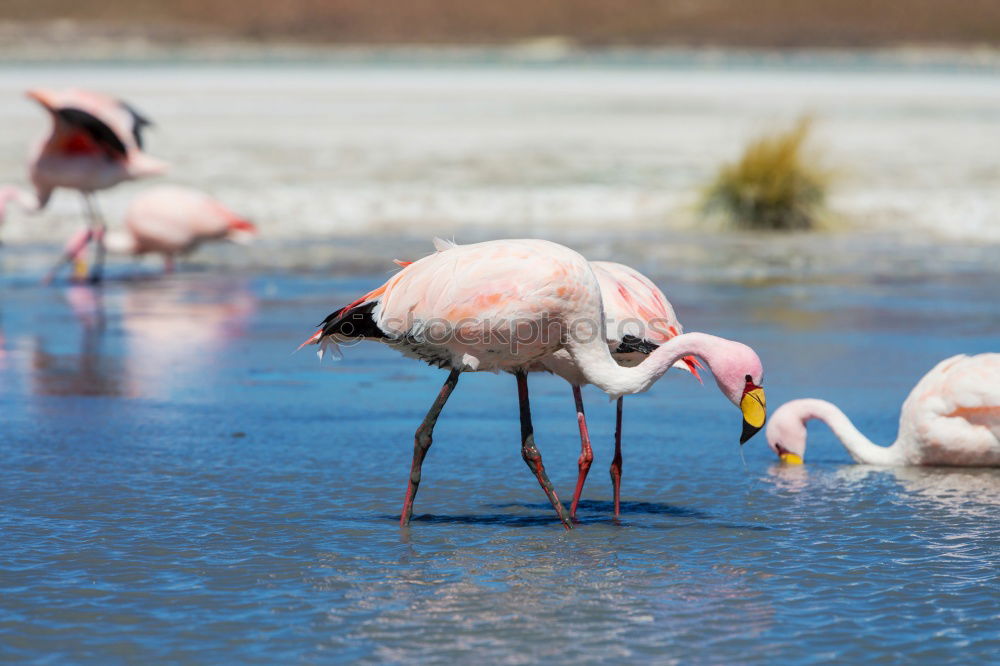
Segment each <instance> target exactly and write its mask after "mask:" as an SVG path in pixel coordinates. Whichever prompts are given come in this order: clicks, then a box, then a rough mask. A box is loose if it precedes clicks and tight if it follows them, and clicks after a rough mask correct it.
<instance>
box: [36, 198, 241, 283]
mask: <svg viewBox="0 0 1000 666" xmlns="http://www.w3.org/2000/svg"><path fill="white" fill-rule="evenodd" d="M256 233H257V227H255V226H254V225H253V224H252V223H251V222H248V221H247V220H245V219H244V218H242V217H240V216H239V215H237V214H236V213H234V212H233V211H231V210H230V209H229V208H227V207H226V206H225V205H223V204H222V203H220V202H219V201H216V200H215V199H213V198H212V197H210V196H209V195H207V194H205V193H204V192H200V191H198V190H195V189H193V188H190V187H180V186H178V185H159V186H156V187H151V188H148V189H147V190H145V191H143V192H141V193H139V194H138V195H136V196H135V198H134V199H132V201H131V202H130V203H129V207H128V210H126V212H125V231H117V232H116V231H112V232H109V233H108V234H107V238H106V240H105V242H106V245H107V249H108V251H109V252H112V253H116V254H130V255H133V256H139V255H143V254H161V255H163V261H164V272H166V273H170V272H172V271H173V269H174V259H175V258H176V257H177V256H178V255H183V254H187V253H188V252H191V251H192V250H194V249H195V248H196V247H198V245H200V244H201V243H203V242H205V241H211V240H226V241H232V242H236V243H245V242H247V241H249V240H250V239H251V238H253V237H254V236H255V235H256ZM89 239H90V233H89V231H88V230H81V231H80V232H78V233H77V234H76V235H74V236H73V238H71V239H70V241H69V242H68V243H67V244H66V252H65V254H64V258H63V261H64V262H66V263H68V262H76V263H77V265H78V266H79V263H78V262H79V261H80V255H81V254H82V253H83V251H84V249H86V247H87V242H88V241H89ZM61 265H62V262H61V263H60V264H59V265H57V266H56V267H55V268H54V269H53V270H52V272H50V273H49V276H48V278H47V279H52V277H54V276H55V273H56V272H57V271H58V269H59V268H60V267H61ZM76 272H80V271H79V270H78V271H76Z"/></svg>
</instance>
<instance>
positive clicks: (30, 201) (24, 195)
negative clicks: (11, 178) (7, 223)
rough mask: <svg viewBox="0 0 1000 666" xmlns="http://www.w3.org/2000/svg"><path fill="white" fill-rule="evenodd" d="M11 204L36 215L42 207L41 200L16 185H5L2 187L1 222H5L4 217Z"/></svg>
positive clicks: (0, 189) (0, 193) (0, 195)
mask: <svg viewBox="0 0 1000 666" xmlns="http://www.w3.org/2000/svg"><path fill="white" fill-rule="evenodd" d="M10 202H14V203H16V204H17V205H18V206H20V207H21V208H23V209H24V210H25V211H26V212H29V213H34V212H36V211H38V210H40V209H41V207H42V203H41V201H40V200H39V198H38V197H37V196H36V195H34V194H32V193H31V192H28V191H27V190H23V189H21V188H20V187H17V186H16V185H5V186H3V187H0V222H3V219H4V215H5V214H6V212H7V205H8V204H9V203H10Z"/></svg>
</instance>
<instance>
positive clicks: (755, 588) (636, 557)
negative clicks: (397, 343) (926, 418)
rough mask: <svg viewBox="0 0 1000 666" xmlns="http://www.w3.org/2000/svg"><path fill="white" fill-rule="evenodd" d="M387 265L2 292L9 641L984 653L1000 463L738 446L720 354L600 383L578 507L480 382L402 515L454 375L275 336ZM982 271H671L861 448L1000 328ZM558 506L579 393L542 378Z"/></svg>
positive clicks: (572, 653) (219, 650)
mask: <svg viewBox="0 0 1000 666" xmlns="http://www.w3.org/2000/svg"><path fill="white" fill-rule="evenodd" d="M381 277H384V276H372V277H353V278H336V279H333V278H328V277H319V276H315V275H294V274H277V275H231V276H222V277H220V276H211V277H210V276H208V275H205V274H198V273H195V274H188V275H181V276H176V277H172V278H167V279H162V280H159V279H126V280H118V281H115V282H112V283H110V284H108V285H107V286H106V287H105V288H103V290H99V291H98V290H92V289H90V288H87V287H54V288H48V289H46V288H42V287H38V286H35V285H34V284H33V283H31V282H29V281H27V280H26V279H24V280H18V279H8V280H7V281H6V282H4V283H2V284H0V298H2V300H0V307H2V310H0V340H2V344H0V414H2V422H0V428H2V429H0V460H2V461H3V462H2V468H3V474H2V476H0V506H2V507H3V508H2V511H0V533H2V535H3V536H2V542H0V657H3V658H5V659H10V660H14V661H35V662H60V661H73V662H90V663H102V664H104V663H114V662H116V661H128V662H135V661H150V660H152V661H153V662H154V663H162V662H177V661H184V662H188V661H190V662H199V663H250V662H263V663H291V662H301V661H305V662H315V661H327V660H333V659H335V658H336V659H339V660H348V659H349V660H357V661H369V662H375V661H378V662H411V661H426V662H432V663H439V662H454V661H455V660H463V661H470V660H472V659H475V660H477V661H481V662H487V663H488V662H502V663H526V662H536V661H539V660H541V659H546V660H548V661H550V662H554V663H563V662H570V661H575V662H579V661H583V662H590V661H593V662H596V661H605V660H608V659H614V660H618V661H629V662H648V661H655V662H656V663H671V662H674V661H679V662H696V663H732V662H733V661H741V662H771V661H782V662H796V663H812V662H826V661H829V660H831V659H834V658H836V659H838V660H841V661H862V660H863V661H875V660H881V661H900V660H903V659H904V656H905V659H906V660H907V661H909V660H917V659H919V660H921V661H925V662H928V663H973V662H986V661H990V660H992V659H995V657H996V654H997V653H998V650H1000V641H998V638H1000V603H998V598H1000V594H998V593H1000V589H998V588H1000V573H998V572H1000V569H998V565H1000V517H998V515H1000V514H998V506H1000V471H998V470H972V471H961V470H937V469H931V470H914V469H901V470H882V469H875V468H868V467H862V466H856V465H852V464H850V459H849V457H848V455H847V454H846V452H845V451H844V450H843V448H842V447H840V445H839V444H838V443H836V442H835V441H834V440H833V438H832V436H831V435H830V434H829V433H828V432H827V431H825V430H822V429H820V428H813V429H812V431H811V438H810V444H809V455H808V458H809V459H808V463H807V465H806V466H804V467H783V466H781V465H778V464H776V462H775V461H774V460H773V458H772V455H771V454H770V452H769V450H768V449H767V447H766V445H765V443H764V441H763V437H762V436H758V437H757V438H755V439H753V440H751V442H749V443H748V444H747V445H746V446H745V447H744V449H743V454H744V457H745V465H744V462H743V460H741V455H740V451H739V447H738V445H737V439H738V435H739V432H740V418H739V414H738V412H737V411H736V410H735V409H733V408H732V406H731V405H729V404H728V403H727V402H726V401H725V400H724V399H723V398H722V397H721V395H719V394H718V392H717V391H716V390H715V388H714V386H713V384H714V383H713V382H712V381H711V380H710V379H709V380H708V381H707V382H706V385H705V386H699V385H698V384H697V383H696V382H694V381H693V380H692V379H691V378H690V377H687V376H682V375H678V376H676V377H667V378H666V379H665V380H664V381H662V382H660V383H659V384H658V385H657V386H656V387H654V389H653V390H651V391H650V392H649V393H647V394H644V395H640V396H635V397H630V398H628V399H626V403H625V448H624V451H625V463H624V481H623V499H624V505H623V517H622V520H621V521H620V522H615V521H613V520H612V519H611V506H610V502H609V499H610V483H609V482H608V477H607V472H606V470H607V466H608V464H609V462H610V457H611V456H610V453H611V444H612V441H611V434H612V428H613V405H610V404H608V402H607V400H606V399H604V398H603V397H602V396H601V395H600V394H599V393H598V392H597V391H595V390H593V389H588V390H587V391H586V392H585V399H586V403H587V408H588V415H589V418H590V424H591V433H592V436H593V438H594V442H595V456H596V460H595V464H594V468H593V471H592V473H591V477H590V479H589V482H588V485H587V488H586V491H585V498H586V501H585V502H584V504H583V505H582V508H581V518H582V524H581V525H580V526H579V527H578V529H575V530H573V531H572V532H565V531H563V530H562V528H561V527H560V526H559V525H558V523H557V522H556V521H555V520H554V514H553V511H552V509H551V507H550V506H548V505H547V503H546V502H545V498H544V496H543V495H542V493H541V491H540V490H539V488H538V485H537V483H536V482H535V480H534V479H533V478H532V476H531V475H530V473H529V472H528V470H527V469H526V468H525V466H524V464H523V462H522V461H521V459H520V453H519V438H518V433H519V426H518V421H517V405H516V400H515V390H514V388H515V387H514V380H513V379H512V378H510V377H507V376H494V375H489V374H485V375H482V376H480V375H466V376H463V378H462V380H461V382H460V383H459V386H458V389H457V390H456V392H455V394H454V396H453V398H452V400H451V401H450V402H449V404H448V405H447V407H446V408H445V411H444V413H443V416H442V418H441V420H440V422H439V425H438V428H437V431H436V433H435V443H434V446H433V448H432V449H431V452H430V454H429V456H428V459H427V462H426V463H425V465H424V476H423V483H422V485H421V488H420V494H419V496H418V498H417V502H416V518H415V520H414V523H413V525H412V526H411V527H410V528H409V529H405V530H400V528H399V527H398V525H397V519H398V511H399V509H400V504H401V502H402V496H403V491H404V484H405V479H406V474H407V470H408V465H409V458H410V453H411V446H412V439H411V438H412V433H413V430H414V429H415V427H416V425H417V424H418V423H419V421H420V419H421V418H422V417H423V414H424V412H425V410H426V408H427V407H428V405H429V404H430V402H431V400H432V399H433V395H434V394H435V393H436V391H437V389H438V388H439V386H440V383H441V382H442V381H443V379H444V373H442V372H441V371H438V370H433V369H430V368H427V367H423V366H420V365H418V364H416V363H415V362H414V361H411V360H407V359H404V358H402V357H400V356H398V355H397V354H395V353H394V352H393V351H391V350H388V349H384V348H382V347H379V346H377V345H374V344H371V345H360V346H357V347H353V348H349V349H347V350H346V358H345V359H344V360H343V361H341V362H338V363H332V364H331V363H329V362H327V363H324V364H322V365H320V364H319V363H318V362H317V361H316V358H315V356H314V355H313V354H311V353H307V352H305V351H303V352H300V353H298V354H292V353H291V352H292V350H294V348H295V346H296V345H297V344H298V343H299V342H300V341H301V340H302V339H304V338H305V337H306V336H307V335H308V334H309V333H310V332H311V331H312V330H313V327H314V325H315V324H316V323H317V322H318V321H319V320H320V319H321V318H322V317H323V316H325V315H326V314H327V313H328V312H329V311H330V310H331V309H332V308H333V307H334V306H337V305H339V304H342V303H344V302H346V301H347V300H348V299H350V298H351V297H352V296H353V295H355V294H356V293H358V292H359V291H361V290H363V289H366V288H368V287H369V286H371V285H372V284H374V283H376V282H377V281H378V280H379V279H380V278H381ZM995 285H996V279H995V276H984V277H981V278H980V277H976V276H965V277H962V278H961V279H954V280H936V281H933V282H926V281H911V282H884V283H874V284H867V285H855V284H849V283H848V284H814V285H783V284H779V285H774V286H763V287H760V286H758V287H746V286H740V285H732V284H728V285H709V284H678V285H676V286H675V287H672V288H671V289H668V291H669V292H670V295H671V297H672V299H673V300H674V302H675V306H676V308H677V311H678V313H679V314H680V316H681V318H682V321H684V323H685V325H686V327H687V328H688V329H689V330H706V331H710V332H714V333H717V334H720V335H725V336H729V337H735V338H739V339H741V340H743V341H745V342H747V343H748V344H751V345H752V346H754V347H755V348H756V349H757V350H758V351H759V353H760V355H761V357H762V358H763V360H764V363H765V368H766V378H765V386H766V388H767V392H768V398H769V403H770V404H771V405H772V409H773V408H774V407H776V406H777V405H779V404H781V403H782V402H784V401H785V400H788V399H791V398H794V397H801V396H804V395H812V396H816V397H823V398H828V399H832V400H834V401H836V402H838V403H839V404H840V405H841V406H842V407H843V408H844V409H845V411H846V412H847V413H848V414H849V415H850V416H851V417H852V418H853V419H854V420H855V422H856V423H857V425H858V426H859V428H861V429H862V430H863V431H865V432H866V433H868V434H869V435H870V436H871V437H872V438H873V439H875V440H876V441H881V442H884V443H888V442H889V441H891V440H892V439H893V437H894V436H895V427H896V419H897V415H898V408H899V405H900V403H901V402H902V400H903V399H904V398H905V396H906V394H907V393H908V391H909V389H910V387H912V385H913V384H914V383H915V382H916V380H917V379H918V378H919V377H920V376H921V375H922V374H923V373H924V372H926V371H927V370H928V369H929V368H930V367H932V366H933V365H934V364H935V363H936V362H937V361H938V360H940V359H942V358H944V357H946V356H949V355H951V354H955V353H960V352H967V353H974V352H981V351H987V350H993V351H996V349H997V344H998V339H1000V301H998V300H997V298H996V292H995ZM531 388H532V410H533V414H534V416H535V429H536V438H537V442H538V445H539V448H540V450H541V452H542V454H543V456H544V459H545V463H546V467H547V469H548V471H549V474H550V476H551V477H552V480H553V482H554V483H555V485H556V488H557V489H558V490H559V491H560V493H561V496H562V498H563V499H565V500H568V499H569V495H570V494H571V491H572V486H573V483H574V480H575V476H576V458H577V455H578V440H577V435H576V424H575V420H574V418H573V403H572V398H571V395H570V392H569V389H568V387H567V386H565V385H564V384H562V383H561V382H560V381H559V380H557V379H555V378H551V377H532V379H531Z"/></svg>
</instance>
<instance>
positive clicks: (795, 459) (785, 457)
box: [778, 446, 804, 465]
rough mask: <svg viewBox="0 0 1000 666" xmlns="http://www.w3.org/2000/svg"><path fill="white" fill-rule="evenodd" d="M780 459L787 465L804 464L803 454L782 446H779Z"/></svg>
mask: <svg viewBox="0 0 1000 666" xmlns="http://www.w3.org/2000/svg"><path fill="white" fill-rule="evenodd" d="M778 451H779V453H778V460H780V461H781V462H783V463H785V464H786V465H801V464H803V462H804V461H803V460H802V456H800V455H799V454H797V453H792V452H791V451H786V450H784V449H782V448H781V447H780V446H779V447H778Z"/></svg>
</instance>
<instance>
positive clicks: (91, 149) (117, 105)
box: [0, 88, 166, 282]
mask: <svg viewBox="0 0 1000 666" xmlns="http://www.w3.org/2000/svg"><path fill="white" fill-rule="evenodd" d="M27 95H28V97H29V98H31V99H33V100H35V101H36V102H38V103H39V104H40V105H41V106H42V108H44V109H45V110H46V111H47V112H48V113H49V115H50V116H51V118H52V129H51V131H50V132H49V134H48V135H47V136H46V137H45V138H43V139H42V140H41V141H40V142H39V143H38V144H37V145H36V146H35V147H34V149H33V150H32V152H31V155H30V157H29V159H28V173H29V176H30V178H31V183H32V185H33V186H34V190H35V191H34V194H33V195H32V193H30V192H26V191H24V190H20V189H18V188H14V187H13V186H8V187H6V188H3V191H2V192H0V220H2V219H3V207H4V204H5V203H7V202H8V201H16V202H17V203H19V204H21V205H22V206H24V207H25V208H27V209H28V210H30V211H37V210H41V209H42V208H44V207H45V205H46V204H47V203H48V202H49V199H50V198H51V196H52V193H53V192H54V191H55V190H56V189H57V188H60V187H63V188H67V189H72V190H77V191H79V192H80V193H81V194H82V195H83V200H84V207H85V211H86V215H87V219H88V224H89V228H88V230H87V242H88V243H89V242H91V241H93V242H94V243H95V244H96V253H95V254H96V256H95V261H94V265H93V269H92V271H91V274H90V280H91V281H92V282H99V281H100V279H101V271H102V269H103V264H104V231H105V223H104V220H103V218H102V216H101V214H100V212H99V210H98V208H97V204H96V200H95V198H94V193H95V192H97V191H98V190H104V189H107V188H109V187H113V186H115V185H117V184H118V183H120V182H122V181H125V180H133V179H136V178H143V177H146V176H153V175H157V174H160V173H163V172H164V171H165V170H166V164H165V163H164V162H161V161H160V160H157V159H154V158H152V157H150V156H148V155H146V154H145V153H144V152H143V150H142V131H143V128H145V127H146V126H148V125H150V124H151V123H150V121H149V120H148V119H147V118H146V117H145V116H143V115H142V114H140V113H139V112H138V111H136V110H135V109H134V108H133V107H132V106H130V105H129V104H127V103H125V102H123V101H121V100H118V99H115V98H113V97H109V96H108V95H104V94H101V93H97V92H93V91H89V90H80V89H68V90H46V89H41V88H37V89H34V90H29V91H28V93H27Z"/></svg>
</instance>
